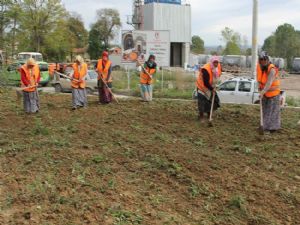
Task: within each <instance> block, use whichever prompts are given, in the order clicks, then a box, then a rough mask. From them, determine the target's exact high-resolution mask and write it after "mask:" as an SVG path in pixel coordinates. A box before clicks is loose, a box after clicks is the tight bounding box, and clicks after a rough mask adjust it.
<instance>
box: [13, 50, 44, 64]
mask: <svg viewBox="0 0 300 225" xmlns="http://www.w3.org/2000/svg"><path fill="white" fill-rule="evenodd" d="M29 58H33V59H35V61H37V62H43V56H42V54H41V53H38V52H20V53H19V54H18V61H22V62H25V61H27V60H28V59H29Z"/></svg>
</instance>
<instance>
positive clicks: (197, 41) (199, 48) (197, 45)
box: [191, 35, 205, 54]
mask: <svg viewBox="0 0 300 225" xmlns="http://www.w3.org/2000/svg"><path fill="white" fill-rule="evenodd" d="M191 50H192V52H194V53H196V54H202V53H204V51H205V49H204V41H203V40H202V39H201V38H200V37H199V36H197V35H194V36H193V37H192V46H191Z"/></svg>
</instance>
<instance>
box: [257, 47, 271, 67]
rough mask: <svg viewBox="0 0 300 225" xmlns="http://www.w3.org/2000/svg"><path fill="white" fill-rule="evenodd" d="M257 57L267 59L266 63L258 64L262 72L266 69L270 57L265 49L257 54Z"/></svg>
mask: <svg viewBox="0 0 300 225" xmlns="http://www.w3.org/2000/svg"><path fill="white" fill-rule="evenodd" d="M258 59H259V60H267V61H268V63H267V64H266V65H261V64H260V68H261V69H262V71H263V72H265V71H268V68H269V65H270V58H269V55H268V53H267V52H266V51H262V52H261V53H260V54H259V55H258Z"/></svg>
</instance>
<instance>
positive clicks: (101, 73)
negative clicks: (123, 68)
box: [97, 59, 112, 83]
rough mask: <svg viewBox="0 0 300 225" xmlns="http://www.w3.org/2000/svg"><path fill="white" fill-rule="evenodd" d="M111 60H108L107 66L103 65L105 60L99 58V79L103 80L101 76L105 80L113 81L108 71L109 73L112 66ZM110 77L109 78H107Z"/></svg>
mask: <svg viewBox="0 0 300 225" xmlns="http://www.w3.org/2000/svg"><path fill="white" fill-rule="evenodd" d="M111 64H112V63H111V61H109V60H107V62H106V64H105V67H103V61H102V59H99V60H98V64H97V71H98V80H101V77H102V79H103V80H104V81H106V82H107V83H110V82H112V76H111V75H110V77H109V79H108V75H109V74H108V73H109V69H110V67H111ZM107 79H108V80H107Z"/></svg>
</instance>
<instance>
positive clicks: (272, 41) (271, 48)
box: [262, 34, 276, 56]
mask: <svg viewBox="0 0 300 225" xmlns="http://www.w3.org/2000/svg"><path fill="white" fill-rule="evenodd" d="M275 49H276V38H275V34H272V35H271V36H269V37H268V38H267V39H266V40H265V41H264V44H263V46H262V50H264V51H266V52H268V54H269V55H272V56H275V51H276V50H275Z"/></svg>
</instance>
